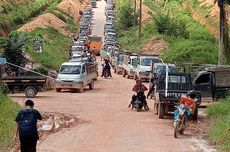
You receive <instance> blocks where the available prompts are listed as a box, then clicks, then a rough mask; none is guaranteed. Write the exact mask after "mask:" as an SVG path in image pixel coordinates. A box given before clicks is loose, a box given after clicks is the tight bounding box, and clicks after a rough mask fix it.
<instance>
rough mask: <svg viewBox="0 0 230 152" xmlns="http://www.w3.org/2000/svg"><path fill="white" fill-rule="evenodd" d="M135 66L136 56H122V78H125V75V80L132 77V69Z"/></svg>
mask: <svg viewBox="0 0 230 152" xmlns="http://www.w3.org/2000/svg"><path fill="white" fill-rule="evenodd" d="M136 65H137V55H133V54H126V55H124V61H123V64H122V67H123V71H122V76H123V77H125V76H126V75H127V78H128V79H129V78H130V77H134V74H135V72H134V67H135V66H136Z"/></svg>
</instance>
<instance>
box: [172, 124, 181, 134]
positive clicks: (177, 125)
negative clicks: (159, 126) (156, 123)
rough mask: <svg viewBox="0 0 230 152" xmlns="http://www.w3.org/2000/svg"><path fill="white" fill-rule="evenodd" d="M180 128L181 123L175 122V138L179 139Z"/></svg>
mask: <svg viewBox="0 0 230 152" xmlns="http://www.w3.org/2000/svg"><path fill="white" fill-rule="evenodd" d="M179 126H180V122H179V121H174V133H173V134H174V138H177V137H178V129H179Z"/></svg>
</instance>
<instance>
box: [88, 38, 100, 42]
mask: <svg viewBox="0 0 230 152" xmlns="http://www.w3.org/2000/svg"><path fill="white" fill-rule="evenodd" d="M90 41H91V42H101V37H90Z"/></svg>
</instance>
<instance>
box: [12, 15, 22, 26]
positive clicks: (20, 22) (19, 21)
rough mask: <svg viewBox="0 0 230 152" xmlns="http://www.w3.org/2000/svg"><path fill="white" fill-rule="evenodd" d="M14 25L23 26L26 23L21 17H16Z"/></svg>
mask: <svg viewBox="0 0 230 152" xmlns="http://www.w3.org/2000/svg"><path fill="white" fill-rule="evenodd" d="M14 23H15V24H23V23H24V19H23V17H21V16H15V18H14Z"/></svg>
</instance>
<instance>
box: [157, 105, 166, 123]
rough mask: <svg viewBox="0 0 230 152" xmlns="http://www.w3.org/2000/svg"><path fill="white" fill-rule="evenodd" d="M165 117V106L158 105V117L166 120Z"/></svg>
mask: <svg viewBox="0 0 230 152" xmlns="http://www.w3.org/2000/svg"><path fill="white" fill-rule="evenodd" d="M164 116H165V105H164V104H163V103H160V104H159V105H158V117H159V118H160V119H164Z"/></svg>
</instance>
